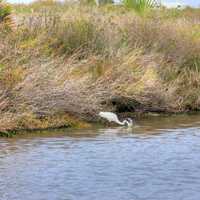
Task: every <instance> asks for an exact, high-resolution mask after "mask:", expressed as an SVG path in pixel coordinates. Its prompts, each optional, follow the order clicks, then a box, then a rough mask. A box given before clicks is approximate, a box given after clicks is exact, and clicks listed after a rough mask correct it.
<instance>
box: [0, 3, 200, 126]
mask: <svg viewBox="0 0 200 200" xmlns="http://www.w3.org/2000/svg"><path fill="white" fill-rule="evenodd" d="M54 8H56V9H55V12H52V9H54ZM14 10H15V12H16V18H17V22H18V28H17V30H16V31H9V30H6V29H5V28H4V27H3V26H2V27H0V114H1V115H2V116H3V113H7V112H8V113H10V112H11V113H12V115H11V116H12V117H10V119H13V120H11V121H9V120H8V119H9V117H7V115H5V116H6V117H4V119H7V121H8V123H7V126H10V127H13V128H16V126H19V124H17V123H18V122H19V123H20V119H22V118H20V117H18V114H19V116H21V115H22V113H25V115H24V116H27V115H26V114H28V112H29V111H30V112H31V114H32V116H33V117H32V118H31V117H30V121H29V122H30V125H28V124H27V123H25V120H21V125H23V128H26V127H27V128H30V127H31V128H34V127H45V128H47V127H48V126H50V124H51V123H52V122H53V121H54V119H57V121H59V120H60V119H59V115H61V114H58V113H60V112H61V111H62V112H66V113H67V114H69V115H70V116H71V115H72V116H74V117H75V118H76V117H78V118H81V119H87V120H91V121H92V120H96V117H94V116H96V115H95V113H97V112H98V111H99V110H101V109H107V110H112V111H116V112H117V111H118V110H120V109H119V108H117V105H113V104H112V98H114V97H116V96H117V97H119V96H120V97H123V98H125V97H126V98H128V99H131V100H134V101H137V102H140V104H141V105H143V107H144V110H145V109H146V110H148V109H150V110H154V111H162V112H165V111H166V112H182V111H188V110H197V109H199V107H200V92H199V91H200V56H199V55H200V34H199V26H198V23H199V22H200V15H199V13H198V12H197V10H196V9H194V12H193V10H188V9H186V10H178V11H176V12H177V13H178V14H176V15H174V14H173V12H174V11H172V10H167V9H163V8H161V9H160V10H159V9H156V10H154V13H153V12H151V11H150V12H149V14H148V16H146V17H145V18H143V17H140V16H138V15H136V14H135V13H134V12H132V11H128V10H127V9H126V8H125V7H123V6H114V5H106V6H100V7H96V6H88V5H81V6H80V5H70V6H69V5H68V6H67V5H66V4H58V3H55V2H47V3H44V2H37V3H34V4H30V5H17V6H16V7H15V8H14ZM163 11H164V12H163ZM5 94H6V95H7V96H6V95H5ZM5 96H6V97H5ZM124 107H126V106H124ZM11 108H12V109H13V108H15V109H14V111H13V110H12V109H11ZM125 111H126V110H125ZM133 111H134V109H133ZM41 113H42V114H41ZM43 113H44V114H43ZM66 113H65V114H66ZM43 115H45V120H40V117H41V119H42V117H43ZM13 116H15V117H13ZM64 116H66V115H64ZM54 117H55V118H54ZM16 118H18V119H16ZM61 118H62V117H61ZM2 119H3V118H2ZM62 119H63V120H60V121H62V123H60V124H65V125H67V124H70V123H71V124H72V126H74V123H72V122H70V118H66V117H64V118H62ZM4 121H6V120H4ZM0 122H1V123H3V121H0ZM22 122H23V123H22ZM67 122H68V123H67ZM1 123H0V124H1ZM75 123H76V122H75ZM13 124H14V125H15V126H14V125H13ZM11 129H12V128H11Z"/></svg>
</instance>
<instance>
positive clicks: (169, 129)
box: [0, 115, 200, 200]
mask: <svg viewBox="0 0 200 200" xmlns="http://www.w3.org/2000/svg"><path fill="white" fill-rule="evenodd" d="M142 199H145V200H199V199H200V116H199V115H193V116H192V115H189V116H177V117H169V118H166V117H164V118H159V117H151V119H146V120H142V121H139V122H137V125H136V126H135V127H134V128H133V129H125V128H110V129H109V128H108V129H93V130H76V131H72V130H59V131H54V132H51V133H37V134H34V135H32V134H29V135H28V136H20V137H17V138H10V139H6V138H0V200H142Z"/></svg>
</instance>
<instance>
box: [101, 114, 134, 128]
mask: <svg viewBox="0 0 200 200" xmlns="http://www.w3.org/2000/svg"><path fill="white" fill-rule="evenodd" d="M99 116H100V117H102V118H104V119H107V120H108V121H109V122H115V123H117V124H119V125H122V126H128V127H131V126H133V120H132V119H130V118H127V119H125V120H124V121H122V122H120V121H119V119H118V117H117V115H116V114H115V113H112V112H100V113H99Z"/></svg>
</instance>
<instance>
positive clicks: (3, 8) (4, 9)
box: [0, 0, 12, 22]
mask: <svg viewBox="0 0 200 200" xmlns="http://www.w3.org/2000/svg"><path fill="white" fill-rule="evenodd" d="M11 11H12V9H11V7H10V6H9V5H7V4H6V3H4V2H3V1H2V0H0V22H3V21H4V20H5V19H6V17H8V16H9V15H10V14H11Z"/></svg>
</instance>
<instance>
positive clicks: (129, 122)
mask: <svg viewBox="0 0 200 200" xmlns="http://www.w3.org/2000/svg"><path fill="white" fill-rule="evenodd" d="M124 122H125V125H126V126H129V127H130V126H133V120H132V119H131V118H127V119H126V120H124Z"/></svg>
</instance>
